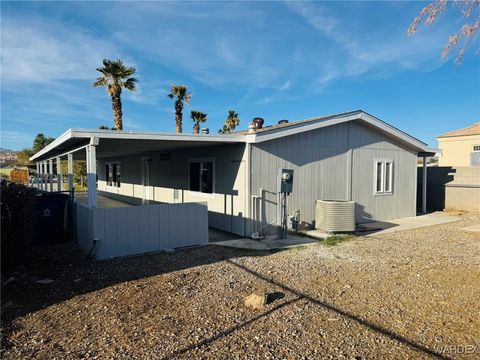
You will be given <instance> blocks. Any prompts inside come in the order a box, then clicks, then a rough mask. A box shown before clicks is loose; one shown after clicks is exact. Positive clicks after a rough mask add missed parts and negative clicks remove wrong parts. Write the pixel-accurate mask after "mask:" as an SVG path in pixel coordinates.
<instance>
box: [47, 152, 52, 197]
mask: <svg viewBox="0 0 480 360" xmlns="http://www.w3.org/2000/svg"><path fill="white" fill-rule="evenodd" d="M48 182H49V183H50V192H52V191H53V159H50V160H48Z"/></svg>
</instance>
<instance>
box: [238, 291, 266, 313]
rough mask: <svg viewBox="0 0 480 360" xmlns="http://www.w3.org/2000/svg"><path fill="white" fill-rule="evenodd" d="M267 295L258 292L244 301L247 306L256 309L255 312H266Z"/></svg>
mask: <svg viewBox="0 0 480 360" xmlns="http://www.w3.org/2000/svg"><path fill="white" fill-rule="evenodd" d="M267 295H268V294H267V293H266V292H264V291H261V292H260V291H257V292H254V293H252V294H250V295H249V296H247V297H246V298H245V299H244V303H245V306H247V307H249V308H251V309H254V310H260V311H262V310H265V305H266V304H267Z"/></svg>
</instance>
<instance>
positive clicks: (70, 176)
mask: <svg viewBox="0 0 480 360" xmlns="http://www.w3.org/2000/svg"><path fill="white" fill-rule="evenodd" d="M67 161H68V191H72V189H73V154H68V155H67Z"/></svg>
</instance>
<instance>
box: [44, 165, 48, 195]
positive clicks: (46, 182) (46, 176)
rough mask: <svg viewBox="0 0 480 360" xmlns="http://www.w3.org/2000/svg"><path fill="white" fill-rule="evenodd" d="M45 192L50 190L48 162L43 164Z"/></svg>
mask: <svg viewBox="0 0 480 360" xmlns="http://www.w3.org/2000/svg"><path fill="white" fill-rule="evenodd" d="M43 190H45V191H47V190H48V166H47V161H44V162H43Z"/></svg>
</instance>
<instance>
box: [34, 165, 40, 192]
mask: <svg viewBox="0 0 480 360" xmlns="http://www.w3.org/2000/svg"><path fill="white" fill-rule="evenodd" d="M35 165H37V176H36V177H35V183H36V184H37V189H39V188H40V164H39V162H38V161H37V162H36V163H35Z"/></svg>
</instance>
